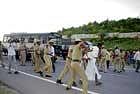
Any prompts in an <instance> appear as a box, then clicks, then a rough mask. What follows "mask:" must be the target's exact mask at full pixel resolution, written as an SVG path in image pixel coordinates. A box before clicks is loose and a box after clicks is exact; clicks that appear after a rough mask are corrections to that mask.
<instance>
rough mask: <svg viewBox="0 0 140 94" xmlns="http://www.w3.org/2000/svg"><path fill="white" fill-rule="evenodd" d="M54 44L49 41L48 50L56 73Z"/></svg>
mask: <svg viewBox="0 0 140 94" xmlns="http://www.w3.org/2000/svg"><path fill="white" fill-rule="evenodd" d="M53 44H54V42H53V41H52V40H49V42H48V48H49V55H50V57H51V61H52V69H53V73H54V72H55V64H54V63H55V50H54V47H53Z"/></svg>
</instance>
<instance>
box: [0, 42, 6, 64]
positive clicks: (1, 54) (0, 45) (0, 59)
mask: <svg viewBox="0 0 140 94" xmlns="http://www.w3.org/2000/svg"><path fill="white" fill-rule="evenodd" d="M3 48H4V46H3V45H2V43H1V41H0V64H1V66H2V67H5V65H4V63H3Z"/></svg>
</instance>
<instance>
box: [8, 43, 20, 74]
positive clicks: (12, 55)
mask: <svg viewBox="0 0 140 94" xmlns="http://www.w3.org/2000/svg"><path fill="white" fill-rule="evenodd" d="M8 63H9V67H8V70H9V71H8V73H9V74H11V73H12V71H11V68H12V67H14V71H15V72H14V73H15V74H18V73H19V72H18V71H17V64H16V52H15V48H14V45H12V43H10V45H9V47H8Z"/></svg>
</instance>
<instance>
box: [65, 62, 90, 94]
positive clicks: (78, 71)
mask: <svg viewBox="0 0 140 94" xmlns="http://www.w3.org/2000/svg"><path fill="white" fill-rule="evenodd" d="M71 69H72V78H73V80H74V78H75V76H77V75H79V76H80V78H81V80H82V85H83V86H82V88H83V91H82V94H88V79H87V76H86V74H85V71H84V70H83V69H82V68H81V67H80V62H72V63H71ZM71 85H72V83H69V84H68V87H71Z"/></svg>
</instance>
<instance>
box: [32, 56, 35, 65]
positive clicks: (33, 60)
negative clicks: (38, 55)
mask: <svg viewBox="0 0 140 94" xmlns="http://www.w3.org/2000/svg"><path fill="white" fill-rule="evenodd" d="M31 60H32V63H33V64H35V57H34V53H31Z"/></svg>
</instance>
